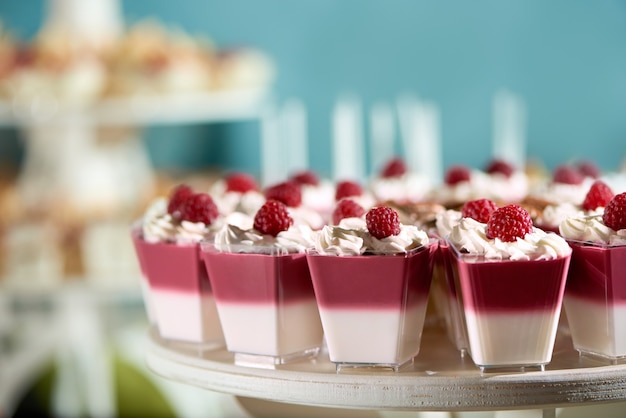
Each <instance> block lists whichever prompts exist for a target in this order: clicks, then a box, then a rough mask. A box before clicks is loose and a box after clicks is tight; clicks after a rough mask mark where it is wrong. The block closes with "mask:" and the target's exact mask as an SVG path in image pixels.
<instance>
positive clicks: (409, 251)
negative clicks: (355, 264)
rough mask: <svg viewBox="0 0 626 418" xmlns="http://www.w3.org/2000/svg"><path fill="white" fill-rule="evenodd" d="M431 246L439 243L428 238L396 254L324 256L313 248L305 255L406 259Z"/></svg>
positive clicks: (370, 253) (306, 251)
mask: <svg viewBox="0 0 626 418" xmlns="http://www.w3.org/2000/svg"><path fill="white" fill-rule="evenodd" d="M433 246H437V247H438V246H439V242H438V241H437V239H434V238H429V240H428V244H425V245H420V246H419V247H415V248H411V249H410V250H408V251H404V252H398V253H376V252H367V253H364V254H324V253H321V252H319V251H318V250H316V249H315V248H307V249H306V250H305V253H306V255H307V257H308V256H311V257H344V258H351V257H352V258H354V257H367V258H369V257H407V256H409V255H412V254H415V253H418V252H421V251H424V250H428V249H430V248H432V247H433Z"/></svg>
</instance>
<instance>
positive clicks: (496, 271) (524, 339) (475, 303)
mask: <svg viewBox="0 0 626 418" xmlns="http://www.w3.org/2000/svg"><path fill="white" fill-rule="evenodd" d="M449 244H450V253H451V255H452V257H453V260H454V264H453V270H454V274H455V282H456V288H457V290H458V291H460V296H461V297H460V301H461V304H462V307H463V315H464V318H465V324H466V329H467V337H468V342H469V354H470V356H471V358H472V360H473V361H474V363H475V364H476V365H477V366H478V367H479V368H480V369H481V370H482V371H490V370H491V371H497V370H500V369H509V368H511V369H520V370H521V369H524V368H539V369H540V370H544V369H545V366H546V365H547V364H548V363H550V361H551V360H552V352H553V349H554V342H555V340H556V331H557V327H558V323H559V316H560V313H561V306H562V303H563V293H564V290H565V283H566V278H567V271H568V267H569V262H570V257H571V256H570V255H569V254H568V255H567V256H564V257H559V258H556V259H553V260H529V261H524V260H493V259H486V258H485V257H483V256H476V255H470V254H465V253H460V252H459V251H458V250H457V249H456V248H455V247H454V245H453V244H452V243H449Z"/></svg>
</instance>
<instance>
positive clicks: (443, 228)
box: [435, 209, 463, 238]
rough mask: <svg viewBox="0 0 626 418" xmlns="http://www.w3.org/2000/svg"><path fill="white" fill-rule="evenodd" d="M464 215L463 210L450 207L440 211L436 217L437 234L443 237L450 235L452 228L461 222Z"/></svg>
mask: <svg viewBox="0 0 626 418" xmlns="http://www.w3.org/2000/svg"><path fill="white" fill-rule="evenodd" d="M462 217H463V216H462V215H461V212H459V211H458V210H453V209H448V210H445V211H441V212H438V213H437V215H436V218H435V227H436V228H437V234H438V235H439V236H440V237H442V238H445V237H447V236H448V235H450V232H452V228H454V226H455V225H456V224H458V223H459V221H460V220H461V218H462Z"/></svg>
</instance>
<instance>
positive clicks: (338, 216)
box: [333, 199, 365, 225]
mask: <svg viewBox="0 0 626 418" xmlns="http://www.w3.org/2000/svg"><path fill="white" fill-rule="evenodd" d="M364 214H365V209H363V207H362V206H361V205H359V204H358V203H356V202H355V201H354V200H352V199H341V200H340V201H339V203H337V206H335V210H334V211H333V225H337V224H339V221H341V220H342V219H343V218H359V217H361V216H363V215H364Z"/></svg>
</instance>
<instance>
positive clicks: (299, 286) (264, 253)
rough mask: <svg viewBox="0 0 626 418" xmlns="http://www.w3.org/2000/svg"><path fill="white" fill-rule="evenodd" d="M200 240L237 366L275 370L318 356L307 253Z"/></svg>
mask: <svg viewBox="0 0 626 418" xmlns="http://www.w3.org/2000/svg"><path fill="white" fill-rule="evenodd" d="M229 247H230V248H229V251H220V250H219V249H218V248H216V246H215V245H213V243H209V242H203V243H202V244H201V248H202V257H203V260H204V262H205V266H206V269H207V271H208V273H209V277H210V279H211V285H212V288H213V291H214V294H215V300H216V303H217V311H218V314H219V319H220V321H221V323H222V328H223V330H224V336H225V339H226V348H227V349H228V351H230V352H232V353H234V357H235V363H236V364H238V365H245V366H253V367H262V368H275V367H276V366H277V365H280V364H285V363H290V362H293V361H298V360H300V359H304V358H310V357H314V356H316V355H317V354H318V352H319V350H320V347H321V345H322V342H323V332H322V325H321V323H320V316H319V312H318V309H317V304H316V302H315V296H314V293H313V285H312V283H311V275H310V273H309V268H308V265H307V260H306V255H305V254H304V253H288V252H287V251H286V250H284V249H280V248H278V247H267V246H265V247H264V246H250V245H241V244H238V245H230V246H229Z"/></svg>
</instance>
